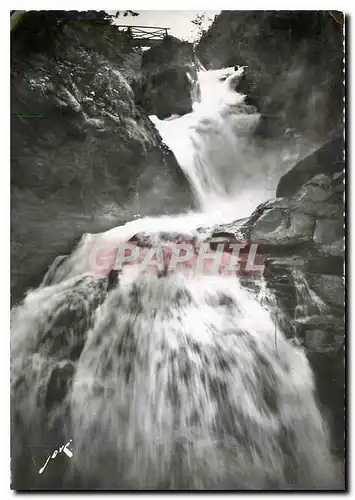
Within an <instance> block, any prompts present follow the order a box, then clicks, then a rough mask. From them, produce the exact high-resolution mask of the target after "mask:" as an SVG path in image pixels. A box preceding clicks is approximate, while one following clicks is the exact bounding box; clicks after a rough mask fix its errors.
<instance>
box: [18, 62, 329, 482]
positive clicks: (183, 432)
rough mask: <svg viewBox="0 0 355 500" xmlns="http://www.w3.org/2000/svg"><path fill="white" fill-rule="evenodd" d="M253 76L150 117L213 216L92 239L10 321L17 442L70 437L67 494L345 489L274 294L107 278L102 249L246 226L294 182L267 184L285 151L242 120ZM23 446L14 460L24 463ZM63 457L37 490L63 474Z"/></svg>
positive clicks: (178, 276)
mask: <svg viewBox="0 0 355 500" xmlns="http://www.w3.org/2000/svg"><path fill="white" fill-rule="evenodd" d="M242 73H243V68H241V69H235V68H227V69H225V70H220V71H208V72H201V73H200V76H199V84H200V96H201V98H200V101H199V102H196V103H195V106H194V111H193V112H192V113H191V114H190V115H185V116H182V117H175V118H174V117H173V118H172V119H170V120H166V121H160V120H158V119H157V118H156V117H152V120H153V122H154V123H155V125H156V127H157V129H158V130H159V132H160V134H161V136H162V138H163V140H164V141H165V142H166V144H167V145H168V146H169V147H170V148H171V149H172V151H173V152H174V154H175V156H176V158H177V160H178V162H179V164H180V166H181V169H182V170H183V172H184V173H185V175H186V176H187V178H188V179H189V181H190V183H191V186H192V188H193V191H194V194H195V197H196V201H197V204H198V206H199V207H200V211H199V212H198V213H191V214H185V215H181V216H179V215H177V216H174V217H172V216H169V217H168V216H164V217H163V216H162V217H156V218H146V219H140V220H135V221H132V222H129V223H127V224H125V225H124V226H120V227H117V228H113V229H112V230H110V231H108V232H106V233H102V234H98V235H90V234H87V235H84V236H83V238H82V241H81V242H80V244H79V245H78V247H77V248H76V249H75V251H74V252H73V253H72V255H70V256H69V257H68V258H65V259H62V258H61V259H59V260H57V261H56V263H54V264H53V266H52V267H51V269H50V270H49V272H48V274H47V276H46V278H45V281H44V282H43V284H42V286H41V287H40V288H38V289H37V290H33V291H31V292H30V293H29V294H28V295H27V298H26V300H25V301H24V303H22V304H21V305H20V306H18V307H17V308H15V309H14V310H13V311H12V340H11V354H12V361H11V363H12V391H13V401H12V412H13V414H14V415H16V418H14V419H13V426H14V427H13V431H12V432H13V435H14V438H15V433H17V434H16V435H17V436H20V432H19V431H18V429H19V428H20V429H21V435H24V436H26V438H25V441H26V440H27V441H26V442H27V443H28V442H31V440H32V441H33V440H36V443H37V445H38V444H39V445H41V444H42V445H44V444H45V443H44V441H45V439H49V437H48V436H53V435H54V436H56V439H57V441H58V442H59V444H65V443H67V442H69V440H72V444H71V449H72V453H73V456H72V457H64V458H65V460H66V462H65V464H64V465H63V469H61V478H62V481H63V483H64V484H66V485H68V484H69V485H71V486H72V487H73V485H74V487H76V486H78V485H81V486H82V485H85V487H86V488H88V487H92V488H95V487H98V488H109V489H130V488H133V489H153V490H154V489H222V490H223V489H247V490H248V489H249V490H250V489H283V488H326V487H331V486H332V485H333V486H334V484H335V483H334V481H335V479H334V476H335V469H334V464H333V459H332V457H331V455H330V452H329V442H328V439H329V436H328V430H327V426H326V424H325V422H324V420H323V418H322V416H321V414H320V411H319V409H318V407H317V404H316V400H315V397H314V380H313V374H312V371H311V369H310V366H309V363H308V361H307V358H306V356H305V354H304V352H303V351H302V350H301V349H300V348H299V347H296V346H294V345H292V344H291V343H290V342H288V340H287V339H286V337H285V335H284V334H283V332H282V330H281V329H280V328H279V327H275V321H274V320H273V319H272V314H271V311H270V304H271V307H273V306H274V307H276V304H275V303H273V302H270V300H269V307H266V305H265V294H266V295H267V291H265V289H263V290H264V292H263V293H262V287H261V288H260V290H261V292H259V294H255V293H254V294H253V293H252V292H250V291H247V290H246V289H244V288H243V286H242V285H241V283H240V282H239V280H238V278H237V277H235V276H234V277H230V276H229V277H225V276H219V275H217V276H204V275H196V274H194V273H190V274H187V275H185V274H183V273H173V274H172V275H170V276H163V277H158V276H154V275H150V276H146V275H144V276H143V275H139V274H138V275H137V274H132V273H129V272H128V271H126V268H125V269H124V270H123V272H121V273H118V274H116V275H114V276H113V277H112V276H111V275H110V276H107V273H106V274H105V273H101V274H100V273H95V272H93V266H94V267H95V265H97V260H95V258H96V257H95V255H97V254H95V255H94V257H93V252H94V250H95V248H96V249H97V248H98V247H100V248H102V247H105V248H107V247H108V246H110V248H117V247H118V246H119V245H120V244H122V243H124V242H127V241H128V240H129V239H131V238H132V237H133V236H135V235H137V234H138V233H146V234H148V235H150V236H152V235H159V233H161V232H164V231H165V232H169V233H178V234H180V235H181V237H182V240H183V241H184V238H185V239H188V238H191V237H194V236H195V235H196V229H197V228H198V227H201V226H203V225H206V226H213V225H214V224H218V223H222V222H223V223H225V222H231V221H233V220H236V219H238V218H241V217H245V216H247V215H249V214H250V213H251V211H252V210H253V209H254V208H255V207H256V206H257V204H258V203H259V202H260V201H264V200H265V199H267V198H270V197H271V195H270V193H271V191H272V190H274V189H275V187H276V186H275V183H274V181H275V180H276V178H278V177H279V176H280V172H276V170H275V172H274V174H275V175H274V177H273V180H272V182H271V181H270V179H268V176H267V175H265V179H267V181H266V182H265V183H264V184H263V183H262V181H261V180H260V179H261V178H260V175H261V173H262V169H260V168H256V166H257V162H258V161H261V162H264V164H268V163H269V164H270V162H271V158H272V153H267V154H266V153H265V156H264V157H263V158H261V155H260V154H259V152H258V150H257V147H256V146H255V148H254V149H253V148H251V144H252V138H251V133H252V131H253V130H254V129H255V126H256V124H257V122H258V120H259V115H258V114H256V113H245V112H244V111H243V110H245V105H244V102H243V101H244V97H243V96H242V95H240V94H238V93H237V92H236V91H235V86H236V85H237V83H238V79H239V78H240V77H241V75H242ZM268 154H269V156H268ZM258 176H259V177H258ZM271 177H272V176H271ZM269 181H270V182H269ZM273 183H274V184H273ZM94 253H95V252H94ZM93 263H94V264H93ZM128 267H130V266H128ZM266 302H267V301H266ZM275 328H277V332H276V333H277V343H276V342H275ZM49 388H51V390H49ZM18 422H20V424H19V423H18ZM17 425H18V426H19V427H16V426H17ZM18 440H19V443H20V444H18V445H17V444H16V443H15V444H14V445H13V452H12V453H13V460H14V462H13V463H15V464H16V463H17V462H16V461H17V460H19V458H18V457H19V456H20V455H21V453H23V449H22V448H21V446H22V445H23V442H22V441H21V440H20V438H18ZM63 460H64V459H63ZM43 462H45V460H43ZM51 462H53V464H52V465H51V464H49V465H48V470H49V472H48V470H47V469H46V470H45V471H44V472H43V474H41V476H39V475H36V474H37V473H36V472H35V473H34V476H36V478H37V479H36V480H38V481H39V479H41V481H42V480H43V481H46V479H45V475H46V474H47V478H51V477H52V478H53V474H54V475H55V472H53V471H54V469H55V468H56V466H55V463H56V462H55V460H54V459H53V460H51ZM42 465H44V463H43V464H42V463H41V464H40V467H42ZM15 466H16V465H15ZM50 467H52V472H50ZM38 469H39V467H38ZM43 478H44V479H43ZM47 480H48V481H49V483H50V479H47ZM32 481H34V479H33V477H32ZM46 484H48V483H46Z"/></svg>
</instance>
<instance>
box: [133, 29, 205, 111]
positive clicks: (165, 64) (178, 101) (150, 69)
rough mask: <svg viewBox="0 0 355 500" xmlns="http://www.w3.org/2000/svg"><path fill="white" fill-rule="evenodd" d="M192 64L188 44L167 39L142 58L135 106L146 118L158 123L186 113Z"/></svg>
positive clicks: (193, 74) (193, 78)
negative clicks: (153, 116)
mask: <svg viewBox="0 0 355 500" xmlns="http://www.w3.org/2000/svg"><path fill="white" fill-rule="evenodd" d="M196 64H197V62H196V59H195V55H194V51H193V46H192V44H190V43H188V42H182V41H181V40H178V39H176V38H174V37H167V38H166V39H165V40H164V41H162V43H160V44H159V45H157V46H155V47H152V48H151V49H149V50H147V51H146V52H145V53H144V54H143V57H142V68H141V69H142V74H143V78H142V80H141V85H140V86H139V87H138V88H137V90H136V96H137V97H136V99H137V102H139V104H140V105H141V106H142V107H143V108H144V109H145V110H146V112H147V113H148V114H150V115H156V116H157V117H158V118H159V119H161V120H163V119H164V118H167V117H169V116H171V115H176V114H177V115H184V114H186V113H190V112H191V111H192V104H193V100H192V95H193V88H194V85H195V82H196V78H197V72H196V71H197V69H196V68H197V66H196Z"/></svg>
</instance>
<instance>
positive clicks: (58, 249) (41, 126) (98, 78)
mask: <svg viewBox="0 0 355 500" xmlns="http://www.w3.org/2000/svg"><path fill="white" fill-rule="evenodd" d="M37 15H38V13H33V14H28V17H26V18H25V19H24V21H23V22H22V24H20V25H19V26H18V27H17V28H16V30H15V32H14V33H13V40H12V81H11V86H12V89H11V98H12V129H11V135H12V141H11V148H12V168H11V190H12V196H11V216H12V241H11V245H12V259H11V264H12V279H11V290H12V299H13V301H15V302H16V301H17V300H18V299H19V298H21V297H22V296H23V293H24V291H25V290H26V289H27V288H28V287H29V286H37V285H38V284H39V283H40V281H41V279H42V277H43V273H44V272H45V270H46V268H47V267H48V265H49V264H50V262H51V261H52V260H53V258H54V257H55V256H56V255H58V254H61V253H66V252H68V251H69V250H70V249H71V248H72V246H73V242H74V241H75V240H76V239H77V238H79V237H81V235H82V234H83V233H85V232H96V231H102V230H105V229H108V228H111V227H113V226H115V225H117V224H120V223H122V222H125V221H127V220H130V219H132V218H134V217H135V216H138V215H140V216H142V215H149V214H160V213H162V212H166V213H174V212H180V211H181V209H182V210H184V208H187V207H190V206H191V204H192V200H191V197H190V193H189V188H188V186H187V183H186V181H185V179H184V177H183V175H182V174H181V173H180V169H179V167H178V165H177V162H176V160H175V158H174V156H173V155H172V153H171V152H170V151H169V150H168V149H167V148H166V147H165V146H164V145H163V144H162V141H161V138H160V136H159V135H158V134H157V132H156V129H155V128H154V126H153V125H152V123H151V122H150V120H149V119H148V117H147V115H146V112H145V111H143V110H142V108H141V107H139V106H138V105H137V104H136V103H135V96H134V93H133V90H132V85H133V86H134V84H133V82H134V81H135V80H137V79H139V77H140V76H141V73H140V69H139V68H140V59H141V55H140V53H139V52H137V51H132V50H131V49H129V50H127V47H126V46H125V45H124V44H123V42H122V40H121V39H120V38H119V35H117V30H116V31H114V30H112V29H111V28H112V27H111V26H108V27H107V26H103V25H101V24H100V23H99V24H95V23H92V22H89V21H86V22H74V21H73V22H66V23H65V22H61V23H59V21H57V20H56V18H54V21H53V19H52V18H49V19H47V18H46V19H44V20H42V22H41V25H40V26H38V30H36V29H35V28H34V27H35V26H36V20H37V17H36V16H37ZM42 15H43V13H42ZM31 16H32V17H31ZM38 22H39V21H38V20H37V24H38ZM46 22H48V23H49V27H47V24H46ZM50 22H51V23H52V24H50ZM58 23H59V24H58ZM58 26H60V29H59V27H58ZM41 30H42V31H41ZM43 30H44V32H43ZM107 30H108V31H107ZM47 31H48V32H49V33H48V32H47ZM93 49H94V50H93Z"/></svg>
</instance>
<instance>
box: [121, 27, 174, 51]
mask: <svg viewBox="0 0 355 500" xmlns="http://www.w3.org/2000/svg"><path fill="white" fill-rule="evenodd" d="M116 26H117V28H118V29H119V31H123V32H125V33H126V34H127V37H129V38H130V39H131V41H132V42H133V45H135V46H136V47H154V46H155V45H157V44H159V43H161V42H162V41H163V40H166V38H167V37H168V36H169V34H168V31H169V28H161V27H159V26H129V25H127V24H117V25H116Z"/></svg>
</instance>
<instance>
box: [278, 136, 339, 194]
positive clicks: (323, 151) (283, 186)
mask: <svg viewBox="0 0 355 500" xmlns="http://www.w3.org/2000/svg"><path fill="white" fill-rule="evenodd" d="M344 147H345V142H344V137H343V133H342V132H339V133H337V134H336V135H335V136H334V137H333V139H332V140H330V141H329V142H327V143H326V144H325V145H324V146H322V147H321V148H319V149H318V150H317V151H315V152H314V153H312V154H310V155H309V156H307V157H306V158H304V160H302V161H301V162H299V163H298V164H297V165H296V166H295V167H293V168H292V170H290V172H287V174H285V175H284V176H283V177H281V179H280V182H279V184H278V186H277V190H276V196H292V195H293V194H295V193H296V191H297V190H298V189H299V188H300V187H301V186H302V185H303V184H305V183H306V182H307V181H309V180H311V179H312V178H313V177H314V176H316V175H317V174H326V175H330V176H331V175H334V174H338V173H340V172H341V171H342V170H343V169H344ZM313 201H317V200H316V199H314V200H313Z"/></svg>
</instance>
